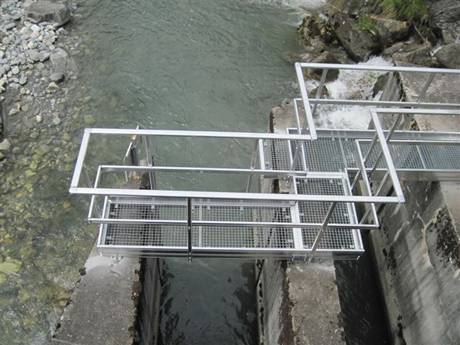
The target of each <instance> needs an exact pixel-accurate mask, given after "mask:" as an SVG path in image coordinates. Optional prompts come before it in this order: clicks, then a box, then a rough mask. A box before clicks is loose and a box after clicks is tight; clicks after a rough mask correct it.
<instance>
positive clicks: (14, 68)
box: [11, 66, 19, 74]
mask: <svg viewBox="0 0 460 345" xmlns="http://www.w3.org/2000/svg"><path fill="white" fill-rule="evenodd" d="M11 73H13V74H19V67H18V66H13V68H12V69H11Z"/></svg>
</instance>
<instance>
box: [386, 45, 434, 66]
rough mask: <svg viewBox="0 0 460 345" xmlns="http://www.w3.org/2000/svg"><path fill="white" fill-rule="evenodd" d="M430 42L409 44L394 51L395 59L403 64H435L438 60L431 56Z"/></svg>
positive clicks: (393, 56)
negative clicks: (398, 50)
mask: <svg viewBox="0 0 460 345" xmlns="http://www.w3.org/2000/svg"><path fill="white" fill-rule="evenodd" d="M431 49H432V47H431V45H430V44H408V45H405V46H404V47H403V48H402V49H401V51H400V52H397V53H394V54H393V55H392V58H393V60H394V61H396V62H398V63H400V64H401V63H402V64H415V65H420V66H428V67H431V66H435V65H436V61H435V59H433V57H432V56H431Z"/></svg>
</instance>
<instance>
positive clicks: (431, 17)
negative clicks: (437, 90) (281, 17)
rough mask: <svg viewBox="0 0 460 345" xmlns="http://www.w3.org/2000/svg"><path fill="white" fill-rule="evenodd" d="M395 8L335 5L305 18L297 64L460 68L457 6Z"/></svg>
mask: <svg viewBox="0 0 460 345" xmlns="http://www.w3.org/2000/svg"><path fill="white" fill-rule="evenodd" d="M396 3H397V2H396V1H381V0H372V1H361V0H353V1H344V0H335V1H331V2H330V3H329V4H328V6H326V7H324V8H322V9H321V10H320V11H318V12H311V13H309V14H307V15H306V16H305V18H304V20H303V22H302V24H301V25H300V26H299V28H298V31H299V33H300V35H301V38H302V40H303V42H304V44H305V53H304V54H302V55H301V56H300V57H299V58H300V60H301V61H304V62H325V63H350V62H351V63H352V62H360V61H366V60H368V59H369V57H371V56H377V55H380V56H383V57H385V58H387V59H390V60H392V61H393V62H395V63H398V64H417V65H422V66H430V67H447V68H460V55H459V54H458V53H459V52H460V43H459V42H458V41H459V37H460V24H459V23H460V3H459V2H458V1H456V0H432V1H429V0H418V1H415V2H411V3H414V4H417V7H416V6H415V5H413V6H414V7H413V8H412V7H410V8H408V6H409V5H407V6H406V5H404V2H403V3H402V4H399V5H396ZM391 4H393V5H391ZM398 6H399V7H398ZM296 58H297V57H296ZM332 77H334V76H332Z"/></svg>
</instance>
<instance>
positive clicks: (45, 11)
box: [24, 0, 71, 26]
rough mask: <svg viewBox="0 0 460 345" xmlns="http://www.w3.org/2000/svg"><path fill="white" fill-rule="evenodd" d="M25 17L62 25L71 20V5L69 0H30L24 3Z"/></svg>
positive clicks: (38, 21)
mask: <svg viewBox="0 0 460 345" xmlns="http://www.w3.org/2000/svg"><path fill="white" fill-rule="evenodd" d="M24 15H25V17H26V18H27V19H28V20H30V21H32V22H35V23H40V22H52V23H55V24H56V25H57V26H62V25H64V24H66V23H67V22H68V21H70V18H71V13H70V6H69V4H68V2H67V1H63V0H62V1H52V0H38V1H36V2H33V1H31V0H28V1H26V2H25V4H24Z"/></svg>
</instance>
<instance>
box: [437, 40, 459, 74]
mask: <svg viewBox="0 0 460 345" xmlns="http://www.w3.org/2000/svg"><path fill="white" fill-rule="evenodd" d="M435 57H436V59H438V61H439V63H440V64H441V65H443V66H444V67H447V68H460V43H451V44H448V45H445V46H443V47H441V49H439V50H438V51H437V52H436V54H435Z"/></svg>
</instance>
